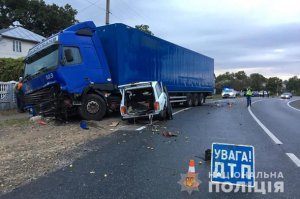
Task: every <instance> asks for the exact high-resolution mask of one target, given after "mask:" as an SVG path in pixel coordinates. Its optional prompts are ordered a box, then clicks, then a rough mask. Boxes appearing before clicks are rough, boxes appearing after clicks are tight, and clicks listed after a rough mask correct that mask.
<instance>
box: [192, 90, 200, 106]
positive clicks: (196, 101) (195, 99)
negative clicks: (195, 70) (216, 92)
mask: <svg viewBox="0 0 300 199" xmlns="http://www.w3.org/2000/svg"><path fill="white" fill-rule="evenodd" d="M198 105H199V96H198V94H197V93H194V94H193V106H198Z"/></svg>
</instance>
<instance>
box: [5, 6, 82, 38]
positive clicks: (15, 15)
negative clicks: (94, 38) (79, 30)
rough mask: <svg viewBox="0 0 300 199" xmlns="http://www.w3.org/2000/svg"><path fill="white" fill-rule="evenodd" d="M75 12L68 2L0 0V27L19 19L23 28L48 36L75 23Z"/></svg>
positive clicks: (7, 25) (6, 26)
mask: <svg viewBox="0 0 300 199" xmlns="http://www.w3.org/2000/svg"><path fill="white" fill-rule="evenodd" d="M76 14H77V10H75V9H73V8H72V6H71V5H69V4H66V5H65V6H63V7H60V6H58V5H56V4H51V5H48V4H46V3H45V1H43V0H0V29H1V28H8V27H9V26H10V25H12V23H13V22H14V21H19V22H20V23H21V24H22V25H23V26H24V28H26V29H28V30H31V31H33V32H35V33H37V34H40V35H43V36H46V37H48V36H50V35H52V34H54V33H57V32H59V31H61V30H63V29H64V28H66V27H68V26H70V25H73V24H74V23H77V22H78V20H76V19H75V16H76Z"/></svg>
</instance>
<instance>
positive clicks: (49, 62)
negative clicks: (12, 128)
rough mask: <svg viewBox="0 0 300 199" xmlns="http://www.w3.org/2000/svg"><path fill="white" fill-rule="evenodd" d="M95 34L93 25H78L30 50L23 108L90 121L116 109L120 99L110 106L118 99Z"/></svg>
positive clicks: (38, 112)
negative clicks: (76, 116)
mask: <svg viewBox="0 0 300 199" xmlns="http://www.w3.org/2000/svg"><path fill="white" fill-rule="evenodd" d="M95 30H96V26H95V25H94V23H93V22H84V23H79V24H76V25H74V26H71V27H69V28H67V29H65V30H63V31H62V32H60V33H58V34H56V35H53V36H51V37H50V38H48V39H47V40H45V41H43V42H41V43H39V44H38V45H36V46H34V47H33V48H32V49H30V51H29V52H28V56H27V57H26V58H25V70H24V76H23V80H22V84H23V86H22V88H21V89H22V91H23V94H24V104H25V108H27V109H35V111H36V113H37V114H42V115H55V116H57V115H59V114H60V115H61V114H63V115H68V114H71V113H75V112H79V113H80V115H81V116H82V117H83V118H85V119H93V120H99V119H101V118H102V117H103V116H104V115H105V113H106V112H107V109H109V108H112V109H113V108H114V107H115V109H118V107H119V103H118V101H119V99H116V100H115V102H116V103H117V104H115V105H114V107H113V106H110V105H112V104H113V102H112V101H114V100H113V99H112V98H113V97H114V96H116V97H117V98H120V96H119V97H118V94H116V91H117V89H116V87H114V84H113V82H112V81H111V75H110V71H109V69H108V65H107V62H106V58H105V55H104V52H103V48H102V46H101V42H100V41H98V40H99V38H98V37H97V36H96V35H95ZM109 97H110V98H109ZM109 106H110V107H109Z"/></svg>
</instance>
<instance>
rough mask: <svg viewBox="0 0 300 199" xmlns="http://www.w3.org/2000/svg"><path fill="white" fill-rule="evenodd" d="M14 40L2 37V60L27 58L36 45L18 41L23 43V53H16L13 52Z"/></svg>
mask: <svg viewBox="0 0 300 199" xmlns="http://www.w3.org/2000/svg"><path fill="white" fill-rule="evenodd" d="M13 40H14V39H11V38H6V37H1V36H0V58H20V57H25V56H26V55H27V53H28V50H29V49H30V48H32V47H33V46H34V45H35V44H36V43H34V42H29V41H24V40H18V41H21V45H22V52H14V51H13Z"/></svg>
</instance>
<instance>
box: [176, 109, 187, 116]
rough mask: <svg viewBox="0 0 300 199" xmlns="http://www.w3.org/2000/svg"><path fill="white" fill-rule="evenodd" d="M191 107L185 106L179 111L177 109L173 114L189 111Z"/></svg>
mask: <svg viewBox="0 0 300 199" xmlns="http://www.w3.org/2000/svg"><path fill="white" fill-rule="evenodd" d="M189 109H190V108H184V109H181V110H179V111H176V112H175V113H173V115H176V114H177V113H180V112H182V111H187V110H189Z"/></svg>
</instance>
